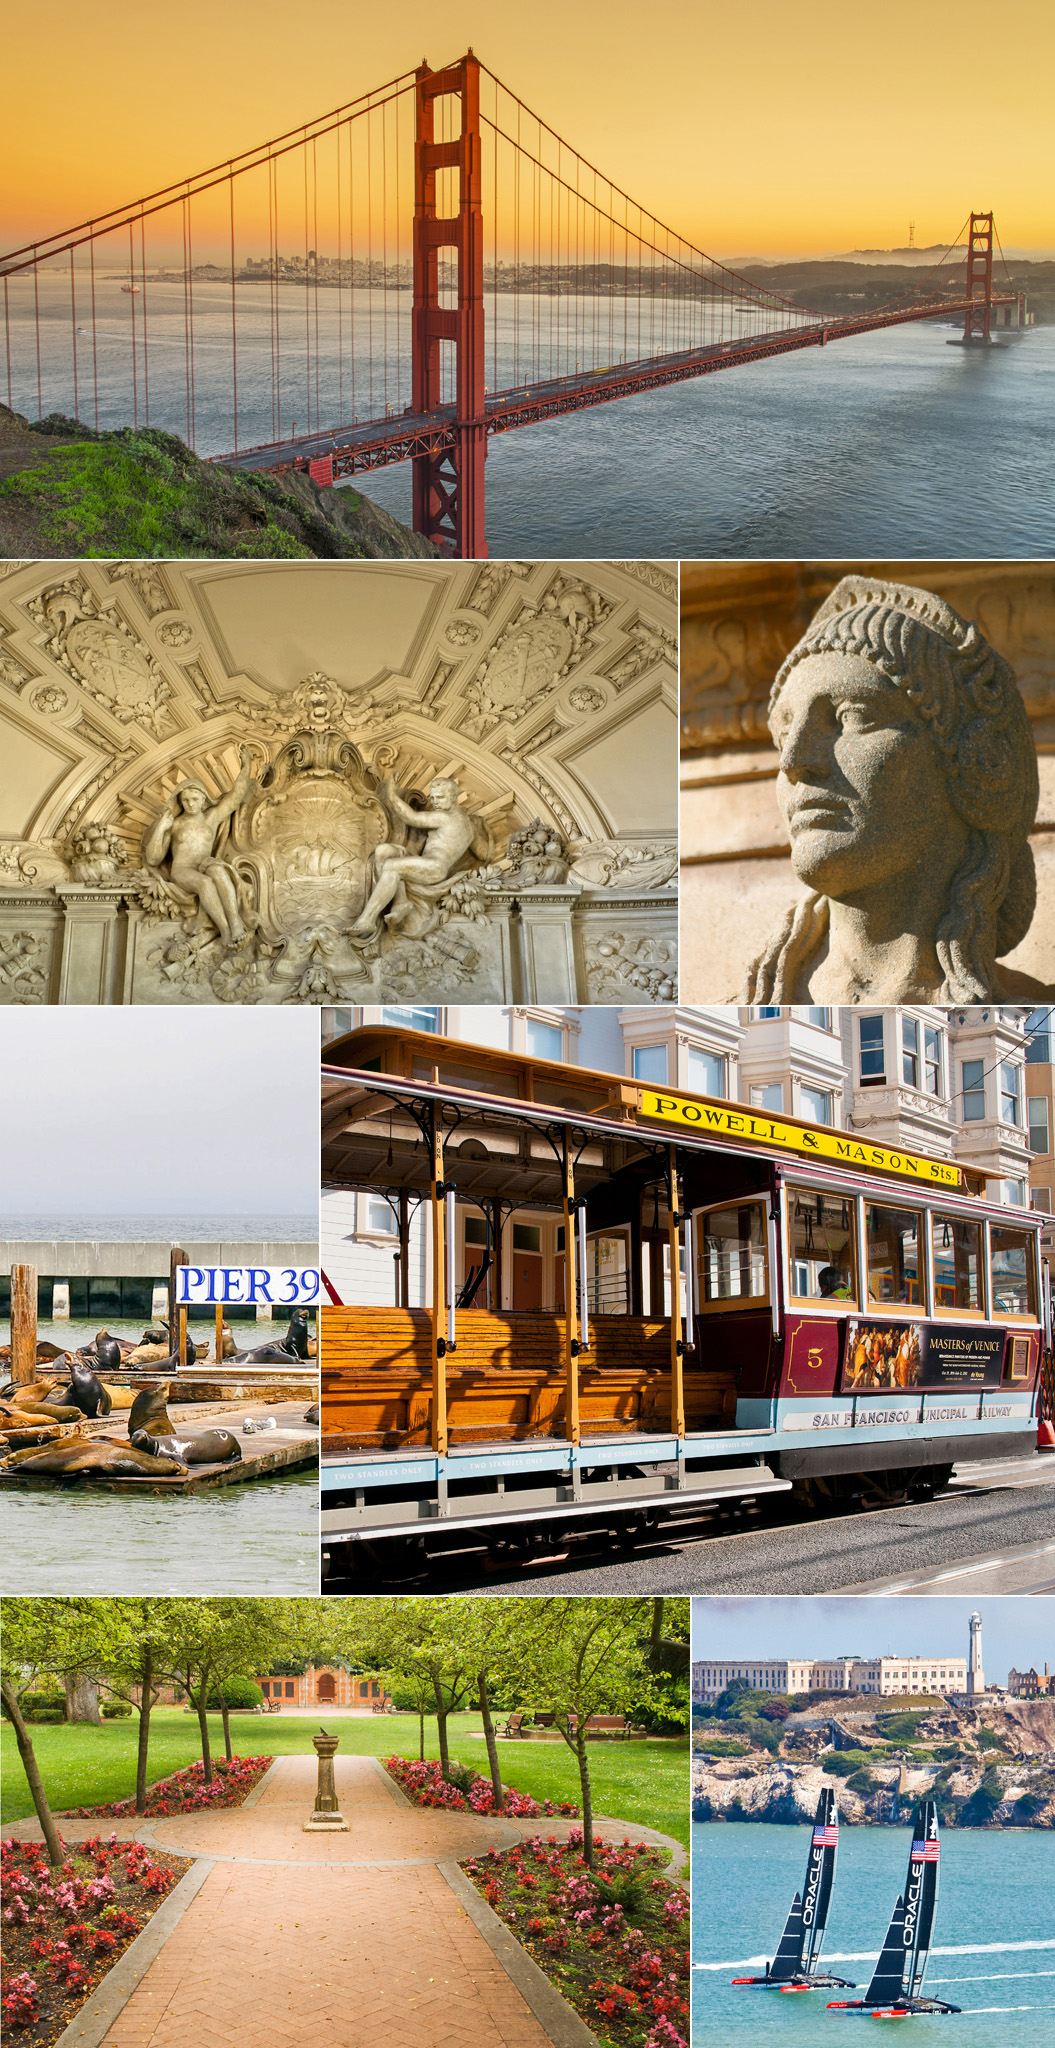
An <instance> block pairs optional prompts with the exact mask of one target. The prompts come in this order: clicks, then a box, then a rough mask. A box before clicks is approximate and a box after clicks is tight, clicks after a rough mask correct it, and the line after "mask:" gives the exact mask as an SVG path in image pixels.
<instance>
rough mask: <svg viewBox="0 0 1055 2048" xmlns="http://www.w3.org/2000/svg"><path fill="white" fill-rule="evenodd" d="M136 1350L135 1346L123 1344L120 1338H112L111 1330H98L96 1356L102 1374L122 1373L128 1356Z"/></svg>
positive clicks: (96, 1334)
mask: <svg viewBox="0 0 1055 2048" xmlns="http://www.w3.org/2000/svg"><path fill="white" fill-rule="evenodd" d="M134 1350H135V1345H134V1344H128V1343H124V1344H122V1342H121V1340H120V1338H119V1337H111V1335H110V1332H109V1330H96V1333H95V1356H96V1358H97V1360H98V1362H99V1370H100V1372H120V1370H121V1367H122V1365H123V1363H124V1361H125V1358H126V1356H127V1355H128V1353H129V1352H130V1351H134Z"/></svg>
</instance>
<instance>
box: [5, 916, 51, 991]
mask: <svg viewBox="0 0 1055 2048" xmlns="http://www.w3.org/2000/svg"><path fill="white" fill-rule="evenodd" d="M42 953H43V947H42V944H41V941H40V939H38V938H37V937H36V936H35V934H34V933H33V932H11V933H8V934H5V935H4V936H3V937H0V997H2V999H3V1000H4V1001H5V1002H8V1003H42V1002H43V1001H44V988H45V975H44V970H43V968H42V967H41V966H39V965H38V961H39V959H40V957H41V955H42Z"/></svg>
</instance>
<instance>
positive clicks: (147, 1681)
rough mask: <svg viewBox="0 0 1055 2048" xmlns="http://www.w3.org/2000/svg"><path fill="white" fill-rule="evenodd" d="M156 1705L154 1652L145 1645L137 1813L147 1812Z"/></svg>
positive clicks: (140, 1692)
mask: <svg viewBox="0 0 1055 2048" xmlns="http://www.w3.org/2000/svg"><path fill="white" fill-rule="evenodd" d="M153 1704H154V1652H153V1649H152V1648H151V1645H150V1644H149V1643H144V1644H143V1662H142V1664H141V1666H140V1686H139V1748H138V1750H137V1752H136V1812H137V1813H145V1812H146V1810H147V1752H148V1750H149V1747H150V1709H151V1707H152V1706H153Z"/></svg>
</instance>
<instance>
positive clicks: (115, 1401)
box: [103, 1380, 135, 1414]
mask: <svg viewBox="0 0 1055 2048" xmlns="http://www.w3.org/2000/svg"><path fill="white" fill-rule="evenodd" d="M103 1386H104V1387H105V1388H106V1391H107V1393H108V1394H109V1396H110V1412H111V1414H115V1413H118V1412H120V1411H121V1410H123V1409H125V1408H131V1406H132V1403H133V1401H134V1400H135V1389H134V1388H133V1387H124V1386H120V1385H118V1386H114V1384H113V1382H112V1381H111V1380H104V1381H103Z"/></svg>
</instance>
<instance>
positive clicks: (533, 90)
mask: <svg viewBox="0 0 1055 2048" xmlns="http://www.w3.org/2000/svg"><path fill="white" fill-rule="evenodd" d="M469 44H472V46H473V47H474V49H475V50H476V53H477V55H478V56H480V57H481V58H482V59H483V60H484V62H485V63H487V64H488V65H489V66H490V68H491V69H492V70H493V71H495V72H497V74H498V76H499V78H501V79H502V81H503V83H505V84H506V85H508V86H510V87H511V88H512V89H513V90H514V91H516V92H517V93H518V94H519V95H520V97H521V98H522V99H523V100H524V101H525V102H526V103H527V105H528V106H529V107H531V108H532V109H533V111H534V112H536V113H538V114H540V115H541V116H542V117H543V118H544V119H546V120H547V121H549V122H550V123H552V125H553V126H554V127H555V128H557V129H558V130H560V132H561V133H562V134H564V135H565V136H566V137H567V138H568V140H569V141H570V142H572V143H573V144H574V145H575V147H576V148H577V149H578V150H580V151H581V152H582V154H583V155H584V156H586V157H588V158H590V159H592V160H593V161H594V162H595V163H596V164H598V166H599V167H600V168H601V169H602V170H603V171H605V172H606V173H607V174H608V175H609V176H610V177H612V178H613V179H615V180H616V181H617V182H618V183H620V184H622V185H623V186H624V187H625V188H626V189H627V190H628V191H629V192H630V193H631V194H632V195H633V197H634V198H635V199H637V200H640V201H641V202H642V203H643V204H644V205H646V206H647V207H649V208H650V209H651V210H652V211H654V212H655V213H656V214H657V215H658V216H659V217H660V219H662V220H664V221H665V222H667V223H668V224H669V225H670V226H672V227H674V228H676V229H677V230H679V231H680V232H681V233H682V234H684V235H685V236H686V237H687V238H688V239H690V240H691V241H693V242H695V243H696V244H697V245H698V246H701V247H702V248H704V249H706V250H707V251H708V252H710V253H712V254H715V255H720V256H725V257H744V256H749V255H782V254H795V253H801V254H825V253H828V252H834V251H839V250H846V249H852V248H861V247H880V248H887V247H891V246H896V245H900V244H903V243H905V242H906V240H907V238H908V223H909V221H910V220H914V221H915V223H916V242H917V244H919V245H927V244H930V243H933V242H938V241H942V240H948V239H949V238H951V236H953V235H954V234H955V232H956V231H957V229H958V228H959V227H960V225H961V223H962V221H963V219H964V217H965V215H966V213H967V211H968V209H969V208H970V207H972V206H974V207H978V208H989V207H992V208H993V209H994V211H995V213H996V217H997V224H998V228H999V231H1000V235H1001V239H1002V241H1003V244H1004V247H1005V249H1011V248H1014V249H1016V250H1018V251H1020V252H1023V253H1033V254H1043V253H1046V252H1049V251H1051V250H1052V249H1053V248H1055V178H1053V174H1052V147H1051V145H1052V111H1051V110H1052V105H1053V104H1055V91H1053V88H1055V64H1053V56H1055V9H1053V8H1052V6H1051V4H1050V0H1004V4H1003V5H1002V6H999V7H993V6H992V5H990V4H988V0H957V4H956V5H950V4H948V0H874V4H872V5H865V4H862V0H799V4H794V0H738V4H737V5H735V6H732V7H730V6H728V5H722V6H712V5H708V4H707V0H649V4H647V5H644V6H642V5H639V4H630V0H607V4H602V0H534V4H533V5H531V6H523V5H520V6H515V5H510V4H505V5H503V6H501V7H499V6H496V5H482V4H470V0H447V4H446V5H445V6H443V7H440V8H438V7H435V6H431V5H430V6H426V5H424V4H422V0H402V4H400V5H398V6H389V7H386V6H378V5H376V4H369V5H364V4H362V0H358V4H357V0H310V4H307V5H302V6H299V7H298V6H290V5H289V4H288V0H181V4H180V5H179V6H178V7H172V6H167V7H164V8H162V7H160V6H158V5H157V4H156V0H155V4H151V0H147V4H146V5H145V6H144V5H143V4H142V0H96V4H95V5H94V6H93V7H91V8H85V7H84V6H83V4H76V5H75V4H74V0H48V4H47V5H46V6H45V7H44V8H37V9H34V8H31V7H27V6H22V7H19V8H18V9H17V10H15V11H14V13H13V16H12V15H11V14H9V18H8V24H7V27H6V29H5V37H4V71H5V80H6V83H5V116H4V121H3V124H2V127H0V193H3V195H4V198H3V202H2V204H0V247H6V248H11V247H13V246H14V245H16V244H18V243H21V242H23V241H25V240H27V239H29V238H30V237H31V236H34V235H37V234H40V233H44V232H48V231H57V230H60V229H63V228H65V227H67V226H70V225H72V224H73V223H75V222H77V221H79V220H82V219H84V218H85V217H86V216H90V215H92V214H94V213H97V212H102V211H104V210H106V209H107V208H109V207H111V206H117V205H122V206H123V205H125V204H128V203H130V202H131V201H133V200H134V199H136V198H138V197H139V196H140V194H142V193H144V192H147V191H149V190H150V189H151V188H155V187H157V186H160V185H163V184H167V183H168V182H169V181H171V180H175V179H178V178H180V177H183V176H186V175H188V174H190V173H192V172H194V171H196V170H198V169H200V168H202V167H204V166H205V165H207V164H211V163H214V162H216V161H217V160H218V159H222V158H225V157H226V156H228V155H231V154H236V153H237V152H238V151H240V150H242V149H246V148H249V147H252V146H254V145H255V144H257V143H259V142H261V141H263V140H265V139H266V138H267V137H269V136H271V135H275V134H277V133H279V132H280V131H282V130H283V129H286V128H289V127H291V126H293V125H294V124H296V123H297V122H300V121H303V120H307V119H311V118H312V117H314V116H316V115H318V114H321V113H323V112H325V111H326V110H327V109H329V108H330V107H333V106H335V105H337V104H339V103H340V102H342V101H344V100H347V99H351V98H353V97H355V95H356V94H358V93H360V92H362V91H364V90H366V89H367V88H369V87H372V86H376V85H380V84H381V83H382V82H383V81H384V80H386V79H388V78H391V77H393V76H395V75H396V74H397V73H399V72H402V71H403V70H406V69H410V68H412V67H413V66H414V65H415V64H416V63H418V62H419V61H420V59H421V58H422V57H423V56H424V57H427V58H428V60H429V61H430V63H432V64H433V65H439V64H441V63H443V62H445V61H447V60H448V59H450V58H452V57H455V56H457V55H460V54H461V53H462V52H463V51H464V49H465V48H466V47H467V46H468V45H469Z"/></svg>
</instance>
